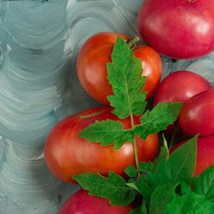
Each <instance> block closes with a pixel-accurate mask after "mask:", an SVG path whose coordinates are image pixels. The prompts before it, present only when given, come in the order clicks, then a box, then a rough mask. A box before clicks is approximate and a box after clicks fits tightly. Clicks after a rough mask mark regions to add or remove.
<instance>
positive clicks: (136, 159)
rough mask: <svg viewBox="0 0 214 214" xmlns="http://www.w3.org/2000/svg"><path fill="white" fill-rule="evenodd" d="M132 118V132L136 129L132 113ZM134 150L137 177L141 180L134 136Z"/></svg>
mask: <svg viewBox="0 0 214 214" xmlns="http://www.w3.org/2000/svg"><path fill="white" fill-rule="evenodd" d="M130 118H131V126H132V130H133V129H134V128H135V123H134V117H133V114H132V113H131V114H130ZM133 150H134V158H135V165H136V168H137V175H138V178H140V169H139V159H138V151H137V141H136V136H134V140H133Z"/></svg>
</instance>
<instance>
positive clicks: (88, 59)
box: [76, 32, 162, 104]
mask: <svg viewBox="0 0 214 214" xmlns="http://www.w3.org/2000/svg"><path fill="white" fill-rule="evenodd" d="M118 36H120V37H121V38H123V39H124V40H128V39H129V38H128V36H126V35H124V34H119V33H114V32H100V33H97V34H95V35H93V36H91V37H90V38H89V39H88V40H87V41H86V42H85V43H84V44H83V46H82V47H81V49H80V51H79V54H78V57H77V66H76V67H77V74H78V78H79V81H80V83H81V85H82V87H83V88H84V89H85V91H86V92H87V93H88V94H89V95H90V96H91V97H93V98H94V99H95V100H96V101H98V102H100V103H102V104H109V101H108V99H107V96H109V95H112V94H113V92H112V86H111V85H110V84H109V82H108V80H107V74H108V73H107V68H106V63H109V62H111V53H112V50H113V46H114V44H115V42H116V39H117V37H118ZM133 51H134V54H135V56H136V57H138V58H140V59H141V60H142V67H143V73H142V75H143V76H146V77H147V80H146V85H145V87H144V89H143V90H146V91H147V92H148V93H147V98H149V97H150V96H151V94H152V93H153V92H154V90H155V89H156V87H157V85H158V84H159V82H160V78H161V75H162V61H161V58H160V56H159V54H158V53H157V52H156V51H155V50H153V49H152V48H150V47H148V46H139V47H137V48H136V49H135V50H133Z"/></svg>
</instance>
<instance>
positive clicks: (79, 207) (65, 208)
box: [58, 189, 132, 214]
mask: <svg viewBox="0 0 214 214" xmlns="http://www.w3.org/2000/svg"><path fill="white" fill-rule="evenodd" d="M131 209H132V206H126V207H122V206H112V205H110V204H109V200H108V199H104V198H100V197H97V196H91V195H89V194H88V192H87V191H85V190H83V189H80V190H78V191H77V192H75V193H74V194H73V195H71V196H70V197H69V198H68V199H67V200H66V201H65V203H64V204H63V205H62V207H61V208H60V210H59V212H58V214H100V213H102V214H128V213H129V211H130V210H131Z"/></svg>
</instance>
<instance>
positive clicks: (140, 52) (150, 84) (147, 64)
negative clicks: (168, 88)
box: [133, 45, 162, 99]
mask: <svg viewBox="0 0 214 214" xmlns="http://www.w3.org/2000/svg"><path fill="white" fill-rule="evenodd" d="M133 52H134V55H135V57H137V58H139V59H141V61H142V68H143V73H142V76H145V77H146V83H145V86H144V87H143V89H142V90H144V91H147V96H146V97H147V99H148V98H150V97H151V96H152V95H153V94H154V92H155V90H156V89H157V87H158V85H159V83H160V80H161V75H162V61H161V58H160V56H159V54H158V53H157V52H156V51H155V50H154V49H152V48H151V47H149V46H145V45H142V46H138V47H136V48H135V49H134V50H133Z"/></svg>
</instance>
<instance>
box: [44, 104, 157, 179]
mask: <svg viewBox="0 0 214 214" xmlns="http://www.w3.org/2000/svg"><path fill="white" fill-rule="evenodd" d="M111 111H112V108H111V107H110V106H99V107H95V108H91V109H87V110H84V111H82V112H79V113H77V114H74V115H71V116H68V117H66V118H64V119H62V120H61V121H60V122H59V123H57V124H56V125H55V126H54V127H53V128H52V129H51V131H50V132H49V135H48V137H47V140H46V143H45V149H44V156H45V160H46V163H47V166H48V168H49V169H50V171H51V172H52V173H53V174H54V175H55V176H56V177H57V178H59V179H61V180H63V181H65V182H67V183H75V181H74V180H73V179H72V176H73V175H76V174H80V173H84V172H95V173H97V172H99V173H101V174H102V175H107V174H108V172H109V171H110V170H111V171H114V172H115V173H117V174H120V175H123V170H124V169H125V168H126V167H127V166H128V165H129V164H134V163H135V161H134V151H133V145H132V143H129V142H126V143H125V144H124V145H123V146H122V147H121V148H120V149H119V150H114V149H113V145H110V146H101V145H100V144H99V143H91V142H88V141H87V140H86V139H83V138H80V137H79V136H78V133H79V132H80V131H81V130H83V129H84V128H86V127H87V126H88V125H89V124H91V123H94V122H95V121H96V120H99V121H101V120H106V119H111V120H115V121H116V120H119V119H118V118H117V116H116V115H114V114H112V113H111ZM119 121H121V122H122V124H123V126H124V129H127V128H131V122H130V119H129V118H127V119H124V120H119ZM135 123H136V124H139V117H136V118H135ZM136 141H137V150H138V157H139V161H151V160H153V159H154V158H155V156H156V154H157V152H158V148H159V139H158V134H151V135H149V136H148V137H147V139H146V140H142V139H140V138H138V137H136Z"/></svg>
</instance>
